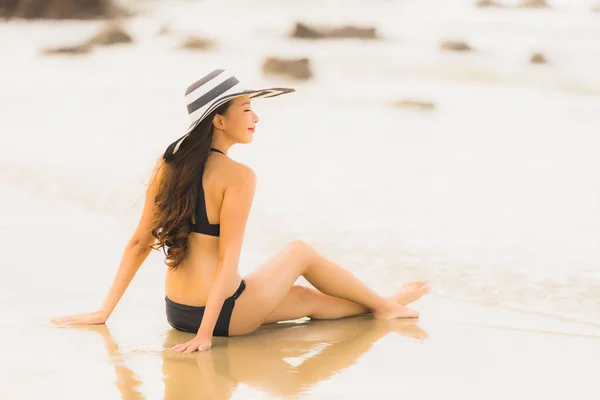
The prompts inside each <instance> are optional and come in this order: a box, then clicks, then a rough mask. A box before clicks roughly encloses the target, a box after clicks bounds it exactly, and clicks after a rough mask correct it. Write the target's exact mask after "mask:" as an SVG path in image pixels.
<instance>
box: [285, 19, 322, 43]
mask: <svg viewBox="0 0 600 400" xmlns="http://www.w3.org/2000/svg"><path fill="white" fill-rule="evenodd" d="M291 36H292V37H295V38H299V39H323V38H324V37H325V34H324V33H323V32H321V31H319V30H317V29H314V28H310V27H308V26H306V25H304V24H303V23H301V22H297V23H296V28H295V29H294V32H292V35H291Z"/></svg>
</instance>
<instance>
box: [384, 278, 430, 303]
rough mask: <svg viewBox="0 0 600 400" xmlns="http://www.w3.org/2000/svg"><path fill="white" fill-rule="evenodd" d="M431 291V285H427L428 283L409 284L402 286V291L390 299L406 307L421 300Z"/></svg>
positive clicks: (416, 282)
mask: <svg viewBox="0 0 600 400" xmlns="http://www.w3.org/2000/svg"><path fill="white" fill-rule="evenodd" d="M430 291H431V285H430V284H429V283H427V281H415V282H408V283H407V284H405V285H404V286H402V290H400V291H399V292H398V293H396V294H395V295H393V296H392V297H390V299H391V300H393V301H395V302H396V303H398V304H400V305H402V306H405V305H407V304H410V303H412V302H413V301H417V300H419V299H420V298H421V297H423V296H424V295H426V294H427V293H429V292H430Z"/></svg>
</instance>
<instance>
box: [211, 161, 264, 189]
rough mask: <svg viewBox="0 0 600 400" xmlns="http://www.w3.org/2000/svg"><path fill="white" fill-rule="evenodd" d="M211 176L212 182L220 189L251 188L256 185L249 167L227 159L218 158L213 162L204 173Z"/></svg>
mask: <svg viewBox="0 0 600 400" xmlns="http://www.w3.org/2000/svg"><path fill="white" fill-rule="evenodd" d="M206 172H208V173H209V174H211V175H212V179H211V180H213V182H215V183H216V182H218V183H217V184H218V185H219V186H221V188H222V189H227V188H234V187H240V186H251V187H253V186H254V185H255V184H256V173H255V172H254V170H253V169H252V168H250V167H249V166H247V165H245V164H242V163H240V162H238V161H235V160H232V159H231V158H229V157H223V156H221V157H218V158H215V159H214V160H213V162H212V163H211V165H210V168H209V169H208V170H207V171H206Z"/></svg>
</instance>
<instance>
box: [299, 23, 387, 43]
mask: <svg viewBox="0 0 600 400" xmlns="http://www.w3.org/2000/svg"><path fill="white" fill-rule="evenodd" d="M291 36H292V37H294V38H299V39H370V40H372V39H377V38H378V37H377V29H376V28H374V27H358V26H353V25H345V26H340V27H334V28H316V27H310V26H308V25H306V24H303V23H301V22H297V23H296V27H295V28H294V31H293V32H292V34H291Z"/></svg>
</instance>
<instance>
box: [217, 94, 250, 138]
mask: <svg viewBox="0 0 600 400" xmlns="http://www.w3.org/2000/svg"><path fill="white" fill-rule="evenodd" d="M215 118H216V119H215V127H216V128H218V129H221V130H222V131H223V132H224V134H225V136H226V137H227V139H228V140H230V141H231V142H233V143H250V142H251V141H252V140H253V139H254V128H255V126H256V123H257V122H258V115H256V113H255V112H254V111H252V106H251V104H250V96H240V97H236V98H234V99H233V101H232V103H231V106H230V107H229V108H228V109H227V112H226V113H225V115H221V116H219V115H217V116H216V117H215Z"/></svg>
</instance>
